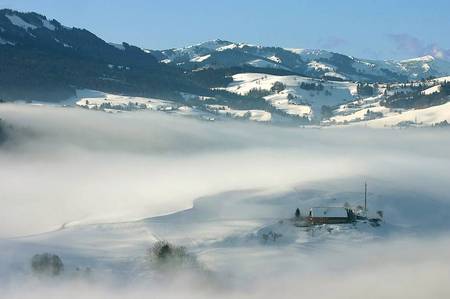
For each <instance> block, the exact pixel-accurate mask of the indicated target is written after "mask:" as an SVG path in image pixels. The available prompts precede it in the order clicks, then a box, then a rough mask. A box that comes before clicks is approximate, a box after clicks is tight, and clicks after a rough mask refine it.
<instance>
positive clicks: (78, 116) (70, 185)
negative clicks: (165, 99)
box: [0, 104, 450, 237]
mask: <svg viewBox="0 0 450 299" xmlns="http://www.w3.org/2000/svg"><path fill="white" fill-rule="evenodd" d="M0 118H2V119H3V120H4V121H5V122H6V123H8V124H10V125H12V126H13V128H14V129H13V130H12V133H11V134H10V135H11V136H10V139H9V141H8V142H6V143H5V144H3V145H2V146H1V147H0V165H1V168H0V189H1V195H0V204H1V206H2V209H1V210H0V236H2V237H7V236H18V235H23V234H31V233H39V232H43V231H48V230H52V229H56V228H59V227H61V225H63V224H67V223H86V222H101V221H104V222H112V221H120V220H130V219H138V218H143V217H149V216H154V215H159V214H166V213H170V212H173V211H176V210H181V209H186V208H189V207H190V206H191V205H192V202H193V200H194V199H196V198H198V197H201V196H204V195H209V194H215V193H220V192H223V191H229V190H238V189H258V188H259V189H268V190H277V189H283V188H284V189H286V188H289V187H290V186H294V185H298V184H301V183H305V182H313V181H320V180H326V179H334V178H345V177H355V176H356V177H361V182H362V181H363V180H365V179H366V178H367V177H370V178H375V179H379V180H388V181H390V182H391V183H392V184H395V185H398V186H401V187H404V188H408V189H409V190H411V192H414V191H415V190H417V191H421V192H426V193H429V194H433V196H435V197H436V198H441V199H442V200H443V201H447V200H448V198H447V197H446V196H447V194H448V193H449V192H448V191H449V188H450V187H449V185H448V183H447V182H448V181H449V179H450V174H449V173H448V171H447V170H448V166H449V165H450V163H449V160H450V155H449V153H448V149H449V148H450V138H449V137H450V134H449V132H448V131H444V130H388V129H387V130H369V129H359V130H356V129H353V130H350V129H322V130H317V129H299V128H277V127H271V126H264V125H255V124H249V123H239V122H217V123H210V122H203V121H198V120H193V119H187V118H178V117H174V116H170V115H165V114H160V113H152V112H142V113H123V114H116V115H110V114H106V113H103V112H93V111H85V110H82V109H75V108H57V107H45V106H30V105H13V104H2V105H0Z"/></svg>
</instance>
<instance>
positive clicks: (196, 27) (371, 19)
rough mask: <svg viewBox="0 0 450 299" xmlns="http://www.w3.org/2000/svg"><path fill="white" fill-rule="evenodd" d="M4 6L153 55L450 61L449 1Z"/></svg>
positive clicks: (21, 0)
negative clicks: (234, 45) (236, 45)
mask: <svg viewBox="0 0 450 299" xmlns="http://www.w3.org/2000/svg"><path fill="white" fill-rule="evenodd" d="M0 7H3V8H5V7H6V8H12V9H17V10H21V11H35V12H39V13H42V14H44V15H46V16H47V17H49V18H52V19H53V18H54V19H57V20H58V21H60V22H61V23H63V24H64V25H67V26H74V27H80V28H86V29H88V30H90V31H92V32H94V33H95V34H97V35H98V36H100V37H101V38H103V39H105V40H107V41H110V42H122V41H126V42H128V43H130V44H134V45H137V46H141V47H145V48H151V49H166V48H173V47H182V46H186V45H192V44H196V43H199V42H202V41H206V40H212V39H218V38H219V39H224V40H230V41H236V42H246V43H251V44H257V45H264V46H282V47H293V48H320V49H326V50H332V51H336V52H340V53H345V54H349V55H353V56H356V57H361V58H373V59H403V58H411V57H416V56H421V55H426V54H432V55H435V56H437V57H441V58H445V59H450V35H449V34H448V28H450V17H449V16H448V12H449V11H450V1H447V0H431V1H430V0H429V1H423V0H408V1H407V0H397V1H393V0H366V1H361V0H344V1H333V0H323V1H316V0H310V1H308V0H278V1H263V0H259V1H257V0H246V1H242V0H240V1H239V0H227V1H210V0H196V1H184V0H172V1H163V0H152V1H146V0H127V1H110V0H77V1H74V0H65V1H61V0H39V1H37V0H0Z"/></svg>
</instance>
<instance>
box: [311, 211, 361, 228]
mask: <svg viewBox="0 0 450 299" xmlns="http://www.w3.org/2000/svg"><path fill="white" fill-rule="evenodd" d="M352 219H353V215H352V211H350V210H348V209H346V208H344V207H315V208H311V209H310V210H309V216H308V220H309V222H310V223H312V224H338V223H349V222H352Z"/></svg>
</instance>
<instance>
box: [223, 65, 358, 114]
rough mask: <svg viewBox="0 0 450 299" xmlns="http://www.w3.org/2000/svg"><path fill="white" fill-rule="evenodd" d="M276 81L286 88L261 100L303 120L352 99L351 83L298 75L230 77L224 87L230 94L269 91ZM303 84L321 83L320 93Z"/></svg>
mask: <svg viewBox="0 0 450 299" xmlns="http://www.w3.org/2000/svg"><path fill="white" fill-rule="evenodd" d="M276 82H281V83H282V84H284V85H285V86H286V88H285V89H284V90H283V91H281V92H278V93H277V92H271V94H270V95H268V96H266V97H264V98H265V99H266V101H267V102H269V103H270V104H271V105H272V106H273V107H275V108H276V109H278V110H281V111H284V112H286V113H287V114H290V115H295V116H300V117H307V118H309V119H313V118H318V117H320V111H321V107H322V106H323V105H330V106H333V105H336V104H339V103H342V102H344V101H348V100H351V99H353V98H354V97H355V96H356V84H355V83H353V82H338V81H322V80H317V79H312V78H307V77H301V76H275V75H266V74H257V73H244V74H237V75H234V76H233V82H232V83H231V84H230V85H229V86H228V87H227V90H228V91H230V92H234V93H238V94H243V95H245V94H247V93H248V92H249V91H251V90H252V89H261V90H265V91H270V90H271V88H272V87H273V85H274V84H275V83H276ZM302 83H303V84H317V85H318V84H321V85H323V89H322V90H307V89H304V88H302V87H301V86H302Z"/></svg>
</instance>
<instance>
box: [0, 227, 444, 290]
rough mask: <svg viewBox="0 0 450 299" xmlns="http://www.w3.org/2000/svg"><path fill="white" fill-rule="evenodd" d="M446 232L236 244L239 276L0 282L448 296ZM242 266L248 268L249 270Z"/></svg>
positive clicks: (233, 262)
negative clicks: (343, 241) (302, 246)
mask: <svg viewBox="0 0 450 299" xmlns="http://www.w3.org/2000/svg"><path fill="white" fill-rule="evenodd" d="M449 246H450V239H449V238H448V236H447V237H442V238H433V239H426V238H425V239H421V240H417V239H400V240H397V241H385V242H379V243H375V244H368V245H361V246H358V247H350V246H346V247H342V248H333V247H331V248H330V247H329V246H324V247H323V248H322V249H320V250H318V251H317V252H315V253H314V254H311V255H304V254H302V253H301V252H300V253H299V252H298V251H292V249H286V248H279V247H278V248H272V249H260V250H259V251H256V250H255V248H251V249H250V250H247V251H245V250H244V251H242V250H236V251H235V255H234V256H233V255H229V256H228V267H229V268H230V270H232V272H231V273H234V275H235V276H237V277H238V278H239V279H230V278H229V277H227V276H217V277H216V278H215V279H216V281H215V282H214V281H213V280H211V279H207V280H205V279H204V278H203V277H200V276H198V275H196V274H195V273H182V274H177V275H175V274H174V275H172V276H171V277H170V278H168V279H165V280H152V279H147V278H143V277H139V276H138V273H136V277H134V280H133V279H131V281H128V282H122V281H115V280H113V279H112V278H107V277H105V276H101V277H95V278H94V279H89V280H85V279H64V278H62V279H54V280H47V281H46V280H38V279H35V278H31V277H27V276H24V277H22V278H21V279H19V280H13V281H10V282H9V283H6V284H5V283H1V282H0V287H1V289H2V293H1V295H0V297H1V298H8V299H16V298H20V299H27V298H30V299H31V298H33V299H35V298H36V299H41V298H46V299H51V298H62V297H63V298H69V299H71V298H96V299H103V298H105V299H106V298H125V299H137V298H148V297H154V298H299V297H300V298H303V297H305V298H310V297H314V298H337V299H339V298H367V299H369V298H448V296H449V295H450V287H449V286H448V281H449V279H450V272H449V270H448V269H449V268H450V254H449V251H448V248H449ZM242 272H244V273H248V272H252V273H253V276H252V277H251V278H249V276H246V275H245V274H244V275H243V274H242Z"/></svg>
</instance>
